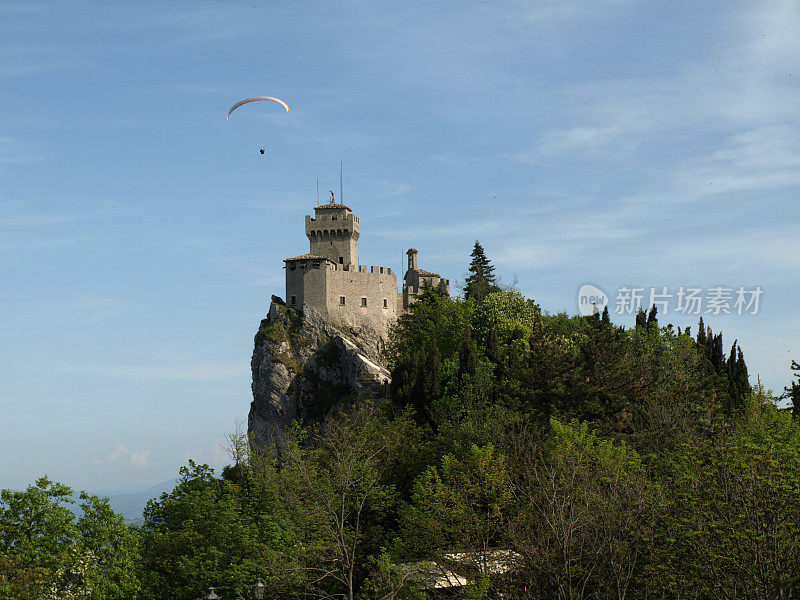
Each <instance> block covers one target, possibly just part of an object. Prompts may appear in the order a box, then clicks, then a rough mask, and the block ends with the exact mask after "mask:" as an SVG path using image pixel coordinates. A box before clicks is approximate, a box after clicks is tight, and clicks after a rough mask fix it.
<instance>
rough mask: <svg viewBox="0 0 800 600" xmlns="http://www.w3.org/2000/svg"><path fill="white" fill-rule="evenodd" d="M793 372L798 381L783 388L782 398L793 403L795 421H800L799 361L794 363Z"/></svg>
mask: <svg viewBox="0 0 800 600" xmlns="http://www.w3.org/2000/svg"><path fill="white" fill-rule="evenodd" d="M792 371H793V372H794V373H793V376H794V377H795V378H796V379H797V380H796V381H792V383H791V384H789V386H788V387H785V388H783V395H782V396H781V398H784V399H788V400H791V401H792V416H793V417H794V418H795V419H800V364H798V363H797V361H794V360H793V361H792Z"/></svg>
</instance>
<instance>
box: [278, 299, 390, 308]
mask: <svg viewBox="0 0 800 600" xmlns="http://www.w3.org/2000/svg"><path fill="white" fill-rule="evenodd" d="M292 298H294V296H292ZM383 308H389V301H388V300H387V299H386V298H384V299H383Z"/></svg>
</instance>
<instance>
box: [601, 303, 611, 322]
mask: <svg viewBox="0 0 800 600" xmlns="http://www.w3.org/2000/svg"><path fill="white" fill-rule="evenodd" d="M600 322H601V323H602V324H603V325H611V318H610V317H609V316H608V305H606V306H605V307H604V308H603V315H602V316H601V317H600Z"/></svg>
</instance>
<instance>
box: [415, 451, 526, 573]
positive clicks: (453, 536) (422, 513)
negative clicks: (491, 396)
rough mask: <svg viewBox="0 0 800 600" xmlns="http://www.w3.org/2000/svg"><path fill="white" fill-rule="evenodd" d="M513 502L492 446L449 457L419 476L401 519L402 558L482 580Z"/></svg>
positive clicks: (489, 570) (500, 458)
mask: <svg viewBox="0 0 800 600" xmlns="http://www.w3.org/2000/svg"><path fill="white" fill-rule="evenodd" d="M512 503H513V494H512V492H511V485H510V478H509V473H508V469H507V467H506V460H505V457H504V456H503V455H502V454H500V453H499V452H497V451H496V450H495V448H494V446H492V445H491V444H488V445H486V446H483V447H479V446H477V445H475V444H472V445H471V446H470V447H469V448H468V449H467V450H466V451H465V452H462V456H457V455H455V454H448V455H446V456H444V457H443V458H442V461H441V464H440V465H439V466H438V467H437V466H431V467H428V469H427V470H426V471H425V472H424V473H423V474H422V475H421V476H420V477H419V479H418V480H417V483H416V485H415V486H414V492H413V494H412V497H411V502H410V504H409V505H408V507H407V509H406V510H405V511H404V512H403V515H402V532H403V533H402V537H403V546H404V551H405V553H406V555H407V556H408V557H409V558H414V559H420V558H423V559H428V560H430V559H434V560H435V561H436V562H437V563H438V564H440V565H443V564H448V563H451V564H455V565H456V567H455V568H458V566H460V567H461V568H462V569H463V568H464V567H465V566H466V567H467V568H468V569H469V570H470V571H471V572H472V574H473V576H474V575H475V574H477V575H478V576H479V577H480V578H482V579H487V578H488V577H489V576H490V575H492V574H493V573H494V572H495V571H496V564H495V562H496V551H497V549H498V548H499V547H501V543H502V542H504V541H505V533H506V525H507V523H508V518H509V513H510V510H511V506H512Z"/></svg>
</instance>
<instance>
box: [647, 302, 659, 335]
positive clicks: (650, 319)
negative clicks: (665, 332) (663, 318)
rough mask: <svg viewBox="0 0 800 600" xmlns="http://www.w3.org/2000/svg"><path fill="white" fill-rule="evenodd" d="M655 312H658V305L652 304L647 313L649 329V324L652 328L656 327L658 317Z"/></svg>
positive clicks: (649, 327)
mask: <svg viewBox="0 0 800 600" xmlns="http://www.w3.org/2000/svg"><path fill="white" fill-rule="evenodd" d="M657 314H658V307H656V305H655V304H653V306H651V307H650V312H649V313H648V314H647V328H648V329H651V326H652V328H655V329H657V328H658V318H657V317H656V315H657Z"/></svg>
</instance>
